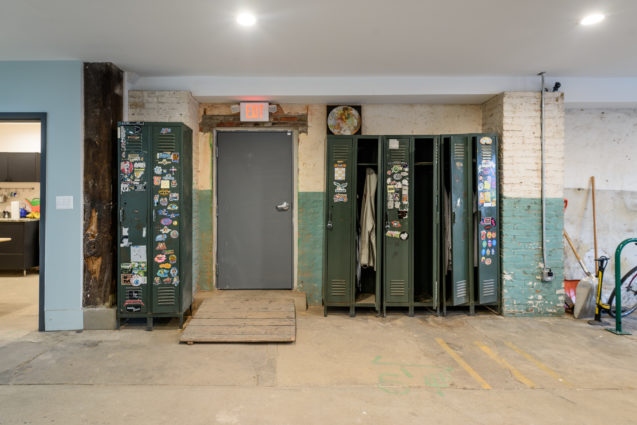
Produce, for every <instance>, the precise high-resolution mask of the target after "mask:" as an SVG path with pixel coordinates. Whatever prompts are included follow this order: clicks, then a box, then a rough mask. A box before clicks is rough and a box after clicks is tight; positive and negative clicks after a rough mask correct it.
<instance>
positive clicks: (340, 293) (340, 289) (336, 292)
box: [330, 279, 345, 297]
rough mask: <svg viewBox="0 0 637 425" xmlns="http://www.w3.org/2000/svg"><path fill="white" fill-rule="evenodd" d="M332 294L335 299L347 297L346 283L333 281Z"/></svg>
mask: <svg viewBox="0 0 637 425" xmlns="http://www.w3.org/2000/svg"><path fill="white" fill-rule="evenodd" d="M330 292H331V294H330V295H333V296H335V297H344V296H345V281H344V280H335V279H333V280H332V286H331V291H330Z"/></svg>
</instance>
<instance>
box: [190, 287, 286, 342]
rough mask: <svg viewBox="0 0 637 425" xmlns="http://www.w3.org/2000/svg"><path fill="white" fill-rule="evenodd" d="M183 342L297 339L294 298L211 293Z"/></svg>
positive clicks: (281, 340) (195, 316)
mask: <svg viewBox="0 0 637 425" xmlns="http://www.w3.org/2000/svg"><path fill="white" fill-rule="evenodd" d="M180 340H181V342H186V343H188V344H193V343H195V342H294V341H295V340H296V310H295V308H294V300H292V299H254V298H251V297H250V298H248V297H211V298H208V299H205V300H204V301H203V302H202V303H201V306H200V307H199V309H197V311H196V312H195V314H194V315H193V317H192V319H191V320H190V321H189V322H188V324H187V325H186V329H184V332H183V333H182V334H181V339H180Z"/></svg>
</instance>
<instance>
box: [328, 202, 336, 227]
mask: <svg viewBox="0 0 637 425" xmlns="http://www.w3.org/2000/svg"><path fill="white" fill-rule="evenodd" d="M333 228H334V224H332V207H331V206H330V209H329V211H328V213H327V230H332V229H333Z"/></svg>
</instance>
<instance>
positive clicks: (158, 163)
mask: <svg viewBox="0 0 637 425" xmlns="http://www.w3.org/2000/svg"><path fill="white" fill-rule="evenodd" d="M151 136H152V160H151V161H150V163H151V164H152V166H151V169H150V170H149V172H150V174H151V175H152V182H151V185H152V190H151V195H152V196H151V209H152V214H151V216H152V226H151V227H152V233H151V238H152V239H151V243H152V250H151V251H150V252H151V254H150V255H151V260H150V261H151V262H152V274H151V281H152V284H153V294H152V298H153V313H173V312H177V311H178V305H179V300H178V288H179V285H180V280H181V271H180V270H179V268H180V256H181V253H180V252H179V240H180V238H181V237H182V235H181V232H182V229H181V222H182V220H181V218H182V208H181V206H182V202H183V200H182V199H181V197H182V193H181V186H182V181H181V174H182V173H181V163H182V158H181V144H182V129H181V127H180V126H178V125H170V124H153V126H152V127H151ZM183 266H184V265H182V267H183ZM185 266H187V265H185Z"/></svg>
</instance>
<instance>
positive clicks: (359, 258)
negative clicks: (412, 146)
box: [323, 136, 382, 316]
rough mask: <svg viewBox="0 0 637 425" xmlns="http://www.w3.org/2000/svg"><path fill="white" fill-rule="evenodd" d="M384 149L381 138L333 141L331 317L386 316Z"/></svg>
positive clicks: (327, 287) (326, 290) (328, 238)
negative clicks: (334, 310) (343, 313)
mask: <svg viewBox="0 0 637 425" xmlns="http://www.w3.org/2000/svg"><path fill="white" fill-rule="evenodd" d="M381 148H382V147H381V143H380V138H379V137H377V136H330V137H328V139H327V162H326V164H327V188H326V195H327V200H326V203H325V205H326V211H325V218H326V227H325V250H326V252H325V255H324V259H325V260H324V262H325V263H324V270H325V274H324V276H325V277H324V284H323V306H324V314H325V315H327V309H328V307H348V308H349V313H350V315H352V316H353V315H354V314H355V312H356V308H365V307H366V308H369V307H372V308H374V309H375V310H376V312H380V302H381V294H380V281H381V271H380V266H381V264H380V257H379V252H380V249H381V244H382V238H381V235H382V233H381V232H382V226H381V217H380V215H379V211H382V205H380V199H381V192H380V190H379V189H378V188H379V178H378V171H379V169H380V167H381V163H380V159H381V158H382V157H381ZM379 206H380V207H381V209H380V210H379Z"/></svg>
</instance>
